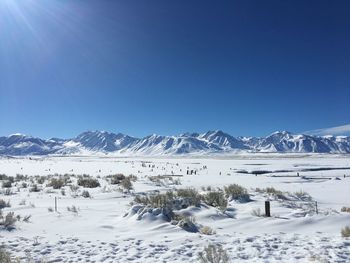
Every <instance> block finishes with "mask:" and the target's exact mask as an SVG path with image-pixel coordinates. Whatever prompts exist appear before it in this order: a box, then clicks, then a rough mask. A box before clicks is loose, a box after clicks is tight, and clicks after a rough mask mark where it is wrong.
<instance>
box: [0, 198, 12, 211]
mask: <svg viewBox="0 0 350 263" xmlns="http://www.w3.org/2000/svg"><path fill="white" fill-rule="evenodd" d="M5 207H11V205H10V201H7V202H6V201H5V200H3V199H0V209H3V208H5Z"/></svg>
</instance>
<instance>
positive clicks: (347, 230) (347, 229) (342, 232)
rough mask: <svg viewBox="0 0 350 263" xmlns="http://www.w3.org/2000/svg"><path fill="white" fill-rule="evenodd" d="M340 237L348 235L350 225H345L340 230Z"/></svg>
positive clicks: (349, 234) (349, 233) (349, 235)
mask: <svg viewBox="0 0 350 263" xmlns="http://www.w3.org/2000/svg"><path fill="white" fill-rule="evenodd" d="M341 236H342V237H350V227H349V226H346V227H344V228H343V229H342V230H341Z"/></svg>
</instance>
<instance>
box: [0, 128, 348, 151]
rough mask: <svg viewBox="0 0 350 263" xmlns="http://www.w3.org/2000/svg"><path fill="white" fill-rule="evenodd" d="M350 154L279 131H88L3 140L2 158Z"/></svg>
mask: <svg viewBox="0 0 350 263" xmlns="http://www.w3.org/2000/svg"><path fill="white" fill-rule="evenodd" d="M236 152H252V153H259V152H261V153H342V154H343V153H346V154H348V153H350V137H347V136H316V135H308V134H293V133H291V132H288V131H277V132H274V133H272V134H270V135H268V136H266V137H234V136H231V135H230V134H228V133H225V132H223V131H221V130H215V131H208V132H206V133H202V134H199V133H182V134H179V135H174V136H165V135H157V134H152V135H149V136H146V137H143V138H137V137H133V136H129V135H126V134H123V133H111V132H107V131H86V132H83V133H81V134H79V135H78V136H76V137H74V138H70V139H60V138H51V139H41V138H38V137H33V136H27V135H23V134H12V135H9V136H2V137H0V155H10V156H11V155H13V156H23V155H24V156H25V155H54V154H65V155H74V154H96V153H102V154H120V155H185V154H213V153H215V154H220V153H236Z"/></svg>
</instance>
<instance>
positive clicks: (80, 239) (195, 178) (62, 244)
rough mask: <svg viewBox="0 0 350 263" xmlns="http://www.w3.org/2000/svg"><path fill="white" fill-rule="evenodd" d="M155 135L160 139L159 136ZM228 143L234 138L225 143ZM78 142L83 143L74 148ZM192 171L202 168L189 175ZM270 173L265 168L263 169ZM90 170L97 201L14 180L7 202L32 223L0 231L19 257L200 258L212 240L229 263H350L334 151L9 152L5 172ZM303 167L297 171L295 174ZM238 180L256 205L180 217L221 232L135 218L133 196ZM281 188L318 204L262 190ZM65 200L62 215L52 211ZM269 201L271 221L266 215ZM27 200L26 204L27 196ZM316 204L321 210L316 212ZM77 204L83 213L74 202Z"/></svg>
mask: <svg viewBox="0 0 350 263" xmlns="http://www.w3.org/2000/svg"><path fill="white" fill-rule="evenodd" d="M154 139H156V138H154ZM223 143H224V144H227V141H223ZM70 146H71V147H74V146H75V145H70ZM187 170H194V171H196V174H193V175H187ZM259 171H260V172H262V171H265V172H266V173H265V174H258V175H255V173H259ZM56 173H57V174H66V173H67V174H76V175H81V174H89V175H91V176H94V177H95V178H98V180H99V182H100V183H101V187H98V188H93V189H83V188H80V189H79V190H78V192H79V193H81V191H83V190H88V191H89V192H90V194H91V195H92V198H83V197H81V196H80V195H78V196H77V197H74V196H72V193H71V190H70V188H69V187H67V186H66V187H65V188H64V189H65V192H66V194H65V195H62V194H61V191H60V190H54V189H52V187H49V186H45V185H43V191H41V192H29V186H28V188H21V187H20V184H18V185H16V183H15V184H14V185H13V186H12V188H11V191H12V192H13V194H12V195H5V194H4V192H2V193H1V194H0V199H4V200H6V201H7V200H9V201H10V203H11V207H8V208H4V209H3V211H4V212H10V211H13V212H15V214H19V215H21V216H25V215H31V216H32V217H31V219H30V222H29V223H25V222H18V223H17V226H16V229H14V230H12V231H5V230H0V245H3V246H5V247H6V249H7V250H8V251H10V252H11V253H12V256H13V257H19V258H22V259H24V258H25V257H30V258H32V259H33V260H34V262H39V260H46V261H47V262H198V253H199V252H200V251H203V249H204V247H205V246H207V245H208V244H221V245H222V246H223V248H224V249H225V250H226V251H227V253H228V255H229V257H230V260H231V261H230V262H350V239H349V238H343V237H341V234H340V231H341V229H342V228H343V227H345V226H347V225H349V226H350V213H346V212H340V209H341V208H342V207H343V206H346V207H350V158H349V157H348V156H347V155H334V154H333V155H327V154H323V155H320V154H244V155H243V154H241V155H231V156H214V157H213V156H212V157H200V156H199V157H195V156H189V157H187V158H185V157H162V158H160V157H112V156H90V157H87V156H61V157H60V156H56V157H52V156H51V157H48V156H46V157H37V156H31V157H2V158H1V159H0V174H6V175H8V176H16V174H24V175H28V176H29V178H34V176H36V175H49V174H56ZM116 173H123V174H125V175H129V174H133V175H135V176H137V178H138V180H137V181H136V182H134V190H132V192H131V193H125V192H124V193H122V192H120V191H117V188H118V187H119V186H116V185H111V184H109V183H108V182H107V181H106V180H105V178H106V176H107V175H111V174H116ZM297 173H299V176H297ZM157 175H181V176H175V177H176V178H178V179H179V180H180V182H181V184H180V185H175V184H171V183H169V182H166V181H164V183H160V184H155V183H153V182H151V181H150V180H149V177H150V176H157ZM233 183H236V184H239V185H242V186H244V187H245V188H247V189H248V192H249V194H250V196H251V199H252V201H251V202H247V203H238V202H235V201H230V202H229V205H228V208H227V210H226V212H225V213H223V212H221V211H220V210H218V209H217V208H214V207H211V206H207V205H205V204H202V205H201V206H200V207H188V208H186V209H185V210H184V211H182V213H185V214H187V215H191V216H195V218H196V221H197V222H198V224H200V225H203V226H209V227H211V228H212V229H214V230H215V232H216V233H215V234H214V235H203V234H201V233H191V232H186V231H185V230H183V229H182V228H180V227H178V226H176V225H172V224H170V223H169V222H167V221H165V220H163V219H162V218H160V217H157V216H152V215H151V214H146V216H145V218H144V219H142V220H138V219H137V216H135V215H133V214H130V211H131V206H130V202H131V201H133V199H134V197H135V195H137V194H142V193H151V192H153V191H155V190H156V191H160V192H165V191H167V190H174V189H175V188H177V189H181V188H188V187H191V188H195V189H197V190H198V191H199V192H203V191H204V190H203V189H202V187H207V186H211V187H212V188H216V187H221V188H222V187H224V186H227V185H229V184H233ZM257 187H258V188H266V187H274V188H276V189H278V190H281V191H283V192H284V193H287V192H289V193H290V194H291V195H292V193H294V192H296V191H304V192H307V193H309V194H310V196H311V197H312V201H310V202H302V201H300V202H298V201H295V202H294V201H292V202H288V201H280V200H274V199H273V198H271V197H270V196H267V195H265V194H262V193H259V192H257V191H256V188H257ZM55 197H57V198H58V212H49V211H48V208H53V207H54V198H55ZM267 199H269V200H271V213H272V216H271V217H258V216H254V215H253V214H252V211H253V210H256V209H261V211H263V210H264V202H265V201H266V200H267ZM23 200H25V204H23V203H24V201H23ZM316 201H317V206H318V214H317V213H316V210H315V206H314V204H315V202H316ZM71 206H75V207H77V208H78V213H72V212H70V211H68V210H67V207H71Z"/></svg>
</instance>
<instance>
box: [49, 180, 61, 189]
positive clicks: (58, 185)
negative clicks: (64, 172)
mask: <svg viewBox="0 0 350 263" xmlns="http://www.w3.org/2000/svg"><path fill="white" fill-rule="evenodd" d="M64 185H65V181H64V180H63V179H62V178H52V179H51V180H50V182H49V184H48V186H52V188H53V189H61V187H62V186H64Z"/></svg>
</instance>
